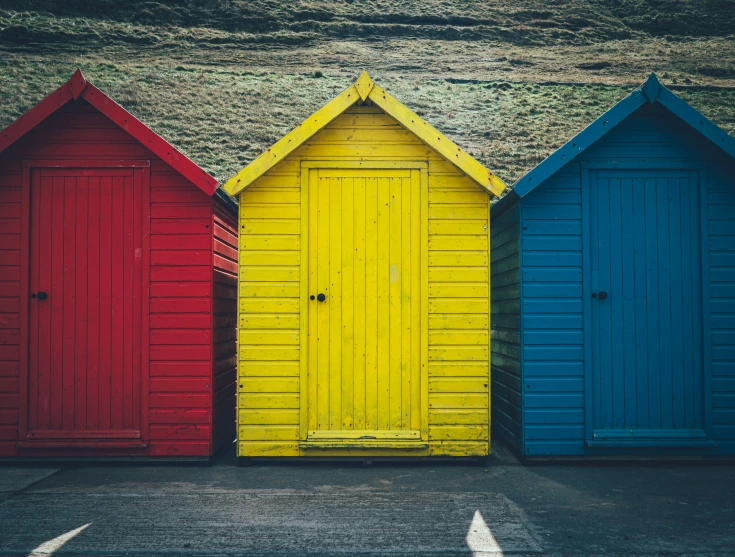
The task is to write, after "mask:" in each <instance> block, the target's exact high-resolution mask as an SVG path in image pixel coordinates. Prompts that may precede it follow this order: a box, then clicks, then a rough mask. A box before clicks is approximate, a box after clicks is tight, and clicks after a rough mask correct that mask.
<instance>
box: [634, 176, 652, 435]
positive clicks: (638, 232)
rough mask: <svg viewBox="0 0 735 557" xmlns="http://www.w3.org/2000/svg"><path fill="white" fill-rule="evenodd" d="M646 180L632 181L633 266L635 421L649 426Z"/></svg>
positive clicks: (640, 424)
mask: <svg viewBox="0 0 735 557" xmlns="http://www.w3.org/2000/svg"><path fill="white" fill-rule="evenodd" d="M645 186H646V181H645V179H643V178H635V179H634V180H633V196H634V200H633V230H634V234H633V250H634V254H635V255H634V256H633V266H634V272H635V379H636V385H635V391H636V409H635V414H636V424H638V427H641V428H647V427H648V334H649V333H648V327H647V326H646V313H647V307H646V306H647V296H646V205H645V201H646V192H645Z"/></svg>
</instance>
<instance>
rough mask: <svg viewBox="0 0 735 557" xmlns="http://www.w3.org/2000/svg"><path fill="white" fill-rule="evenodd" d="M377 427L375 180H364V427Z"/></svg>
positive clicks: (376, 184)
mask: <svg viewBox="0 0 735 557" xmlns="http://www.w3.org/2000/svg"><path fill="white" fill-rule="evenodd" d="M377 428H378V179H377V178H367V179H366V180H365V429H377Z"/></svg>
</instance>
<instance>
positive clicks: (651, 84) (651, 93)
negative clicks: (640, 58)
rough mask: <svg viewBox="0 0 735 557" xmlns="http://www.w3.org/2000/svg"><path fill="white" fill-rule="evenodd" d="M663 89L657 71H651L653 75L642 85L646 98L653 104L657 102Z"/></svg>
mask: <svg viewBox="0 0 735 557" xmlns="http://www.w3.org/2000/svg"><path fill="white" fill-rule="evenodd" d="M661 89H663V85H661V82H660V81H659V80H658V77H656V73H655V72H651V75H649V76H648V79H647V80H646V82H645V83H644V84H643V85H641V91H643V95H645V97H646V100H647V101H648V102H649V103H651V104H653V103H655V102H656V99H658V96H659V95H660V94H661Z"/></svg>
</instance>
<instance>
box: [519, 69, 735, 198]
mask: <svg viewBox="0 0 735 557" xmlns="http://www.w3.org/2000/svg"><path fill="white" fill-rule="evenodd" d="M646 102H648V103H651V104H653V103H656V102H658V103H661V104H662V105H663V106H664V107H666V108H667V109H668V110H669V111H671V112H672V113H674V115H676V116H678V117H679V118H681V119H682V120H683V121H684V122H686V123H687V124H689V125H690V126H691V127H693V128H694V129H696V130H697V131H698V132H699V133H701V134H702V135H703V136H705V137H706V138H707V139H709V140H710V141H711V142H712V143H714V144H715V145H717V146H718V147H719V148H720V149H722V150H723V151H725V152H726V153H727V154H729V155H730V156H731V157H733V158H735V137H732V136H731V135H729V134H728V133H727V132H726V131H725V130H723V129H722V128H720V127H719V126H717V125H716V124H714V123H713V122H711V121H710V120H708V119H707V118H706V117H705V116H704V115H703V114H702V113H700V112H699V111H697V110H695V109H694V108H693V107H692V106H691V105H690V104H689V103H687V102H686V101H684V100H682V99H680V98H679V97H677V96H676V95H674V93H672V92H671V91H669V90H668V89H667V88H666V87H664V86H663V85H661V82H660V81H659V80H658V79H657V78H656V74H655V73H652V74H651V75H650V76H649V77H648V79H647V80H646V82H645V83H644V84H643V85H641V86H640V87H638V89H636V90H635V91H633V92H632V93H631V94H630V95H628V96H627V97H625V98H624V99H623V100H621V101H620V102H619V103H618V104H616V105H615V106H613V107H612V108H611V109H610V110H608V111H607V112H605V114H603V115H602V116H600V117H599V118H597V120H595V121H594V122H592V123H591V124H590V125H589V126H587V127H586V128H585V129H583V130H582V131H581V132H579V133H578V134H577V135H575V136H574V137H573V138H572V139H570V140H569V141H567V142H566V143H565V144H564V145H562V146H561V147H560V148H559V149H557V150H556V151H554V152H553V153H552V154H551V155H549V156H548V157H547V158H546V159H544V160H543V161H542V162H541V163H539V164H538V166H536V167H535V168H533V169H532V170H531V171H529V172H527V173H526V174H525V175H524V176H523V177H522V178H521V179H520V180H518V181H517V182H516V183H515V185H514V186H513V190H512V192H511V193H514V194H515V195H514V196H513V197H514V198H516V199H517V198H519V197H523V196H525V195H527V194H528V193H530V192H531V191H533V190H534V189H535V188H536V187H537V186H538V185H539V184H541V183H542V182H544V181H545V180H546V179H547V178H549V177H550V176H552V175H553V174H554V173H555V172H557V171H558V170H559V169H561V167H563V166H564V165H565V164H567V163H568V162H569V161H571V160H572V159H573V158H574V157H576V156H577V155H579V154H580V153H581V152H582V151H584V150H585V149H587V148H588V147H590V146H591V145H592V144H593V143H594V142H595V141H597V140H598V139H600V138H601V137H602V136H603V135H605V134H606V133H607V132H609V131H610V130H611V129H613V128H614V127H615V126H617V125H618V124H619V123H620V122H622V121H623V120H625V119H626V118H627V117H628V116H630V115H631V114H632V113H633V112H635V111H636V110H637V109H638V108H640V107H641V106H643V105H644V104H645V103H646Z"/></svg>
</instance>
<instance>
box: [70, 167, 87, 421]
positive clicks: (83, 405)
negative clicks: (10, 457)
mask: <svg viewBox="0 0 735 557" xmlns="http://www.w3.org/2000/svg"><path fill="white" fill-rule="evenodd" d="M76 181H77V207H76V211H77V218H76V221H75V229H76V232H75V241H74V243H75V260H76V264H77V268H76V270H75V273H76V276H75V280H76V284H75V285H74V288H75V298H76V308H75V323H74V429H76V430H85V429H87V328H88V318H87V296H88V291H87V272H88V253H87V242H88V241H89V230H88V229H87V221H88V218H89V211H88V205H89V178H87V177H81V176H80V177H79V178H77V179H76Z"/></svg>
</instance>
